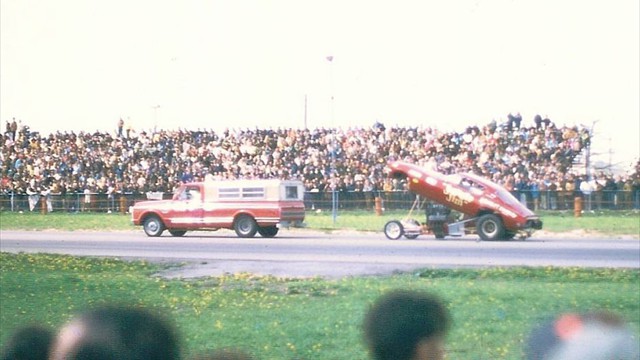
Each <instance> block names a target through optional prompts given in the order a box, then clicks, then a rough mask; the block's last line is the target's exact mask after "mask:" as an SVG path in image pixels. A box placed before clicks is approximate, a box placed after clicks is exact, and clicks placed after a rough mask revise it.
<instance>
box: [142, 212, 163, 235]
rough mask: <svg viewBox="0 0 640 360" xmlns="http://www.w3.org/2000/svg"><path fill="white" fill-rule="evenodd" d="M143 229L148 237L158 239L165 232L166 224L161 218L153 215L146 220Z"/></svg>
mask: <svg viewBox="0 0 640 360" xmlns="http://www.w3.org/2000/svg"><path fill="white" fill-rule="evenodd" d="M142 228H143V229H144V233H145V234H147V236H151V237H157V236H160V235H162V232H163V231H164V224H163V223H162V220H160V218H159V217H157V216H155V215H152V216H149V217H148V218H146V219H145V220H144V224H143V225H142Z"/></svg>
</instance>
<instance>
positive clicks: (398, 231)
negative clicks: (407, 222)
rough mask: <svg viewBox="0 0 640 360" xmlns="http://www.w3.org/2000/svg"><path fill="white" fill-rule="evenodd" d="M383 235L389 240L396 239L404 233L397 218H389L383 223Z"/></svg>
mask: <svg viewBox="0 0 640 360" xmlns="http://www.w3.org/2000/svg"><path fill="white" fill-rule="evenodd" d="M384 235H385V236H386V237H387V239H389V240H398V239H400V238H401V237H402V235H404V228H403V227H402V224H401V223H400V221H398V220H391V221H389V222H388V223H386V224H385V225H384Z"/></svg>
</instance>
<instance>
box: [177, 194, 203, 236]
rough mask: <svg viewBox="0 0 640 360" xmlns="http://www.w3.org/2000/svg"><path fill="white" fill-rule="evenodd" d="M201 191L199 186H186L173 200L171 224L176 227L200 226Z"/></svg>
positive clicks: (193, 227) (201, 212) (201, 211)
mask: <svg viewBox="0 0 640 360" xmlns="http://www.w3.org/2000/svg"><path fill="white" fill-rule="evenodd" d="M202 197H203V194H202V191H201V189H200V187H199V186H195V185H194V186H186V187H184V188H183V189H182V192H181V193H180V194H179V195H178V198H177V199H176V200H175V206H174V207H173V214H172V217H171V218H172V221H171V223H172V225H173V226H174V227H176V228H184V229H196V228H199V227H201V226H202V214H203V210H202V204H203V202H202Z"/></svg>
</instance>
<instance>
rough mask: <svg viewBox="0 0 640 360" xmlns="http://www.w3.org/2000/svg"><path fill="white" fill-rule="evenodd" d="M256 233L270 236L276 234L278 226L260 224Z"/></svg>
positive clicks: (266, 236)
mask: <svg viewBox="0 0 640 360" xmlns="http://www.w3.org/2000/svg"><path fill="white" fill-rule="evenodd" d="M258 234H260V235H261V236H262V237H265V238H272V237H274V236H276V235H277V234H278V227H277V226H275V225H273V226H260V227H258Z"/></svg>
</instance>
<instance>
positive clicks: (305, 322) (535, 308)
mask: <svg viewBox="0 0 640 360" xmlns="http://www.w3.org/2000/svg"><path fill="white" fill-rule="evenodd" d="M404 216H406V213H392V214H385V215H384V216H375V215H374V214H372V213H364V212H352V213H339V215H338V217H337V219H336V222H335V224H334V222H333V217H332V216H331V213H326V212H324V213H309V214H308V217H307V225H308V227H309V228H312V229H319V230H327V231H331V230H333V229H342V228H348V229H356V230H363V231H377V232H380V231H381V230H380V229H381V228H382V226H383V224H384V223H385V222H386V221H388V220H389V219H393V218H396V219H398V218H402V217H404ZM542 216H543V220H544V221H545V230H547V231H552V232H563V231H571V230H576V229H584V230H586V231H591V232H597V233H604V234H620V235H623V234H625V235H635V236H637V235H638V234H639V233H640V230H639V227H640V222H639V221H638V220H639V218H638V213H633V212H628V213H621V212H620V213H599V214H591V213H588V214H584V216H583V217H580V218H575V217H573V214H572V213H553V214H542ZM416 218H419V217H416ZM9 229H27V230H46V229H60V230H113V231H120V230H136V231H142V230H141V229H139V228H135V227H133V226H132V225H131V224H130V218H129V216H127V215H122V214H84V213H83V214H56V213H51V214H47V215H41V214H38V213H24V214H18V213H6V212H5V213H0V230H9ZM45 236H46V235H45ZM163 266H168V265H159V264H152V263H148V262H124V261H120V260H118V259H98V258H79V257H71V256H60V255H48V254H37V255H33V254H17V255H16V254H7V253H0V344H1V343H4V341H5V340H6V338H7V336H8V335H9V334H10V333H11V331H12V330H13V329H15V328H16V327H17V326H20V325H24V324H28V323H32V322H40V323H44V324H47V325H49V326H51V327H57V326H59V325H61V324H62V323H63V322H65V321H66V320H68V319H69V317H70V316H72V315H73V314H74V313H76V312H77V311H80V310H82V309H86V308H88V307H91V306H95V305H98V304H103V303H125V304H136V305H142V306H145V307H148V308H151V309H154V310H156V311H159V312H161V313H163V314H165V315H166V316H167V317H169V318H170V319H171V320H173V321H174V322H175V324H176V327H177V329H178V331H179V334H180V335H181V336H182V339H183V349H184V352H185V355H186V356H189V355H192V354H195V353H200V352H203V351H205V350H208V349H213V348H219V347H226V346H233V347H242V348H244V349H246V350H249V351H251V352H253V353H255V354H256V355H257V357H258V358H259V359H366V358H367V356H366V352H365V349H364V346H363V343H362V339H361V328H360V324H361V321H362V317H363V314H364V312H365V311H366V309H367V306H368V305H369V304H371V302H372V301H374V300H375V299H376V298H377V297H378V296H380V295H381V294H383V293H384V292H386V291H388V290H390V289H396V288H409V289H423V290H427V291H431V292H434V293H436V294H438V295H439V296H441V297H442V298H443V299H444V300H445V301H446V302H447V305H448V307H449V308H450V310H451V312H452V315H453V318H454V326H453V331H452V332H451V334H450V336H449V339H448V350H449V358H450V359H463V360H464V359H521V358H522V350H521V349H522V346H523V342H524V341H525V337H526V334H527V333H528V331H529V330H530V329H531V327H532V326H534V325H535V324H536V323H539V322H540V321H542V320H543V319H545V318H547V317H548V316H551V315H553V314H556V313H558V312H563V311H586V310H592V309H601V310H609V311H613V312H616V313H618V314H621V315H622V316H624V317H625V318H626V319H628V320H629V321H630V323H631V326H632V327H633V328H634V329H635V330H636V331H640V271H638V270H637V269H626V270H625V269H621V270H614V269H580V268H569V269H560V268H551V267H545V268H526V267H522V268H508V269H506V268H494V269H477V270H473V269H457V270H444V269H424V270H421V271H415V272H413V273H407V274H396V275H390V276H379V277H372V276H367V277H349V278H343V279H336V280H332V279H320V278H313V279H280V278H274V277H258V276H254V275H251V274H244V273H240V274H233V275H227V276H217V277H206V278H200V279H195V280H167V279H163V278H160V277H157V276H155V275H154V274H155V273H156V272H158V271H159V270H161V269H162V267H163Z"/></svg>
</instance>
